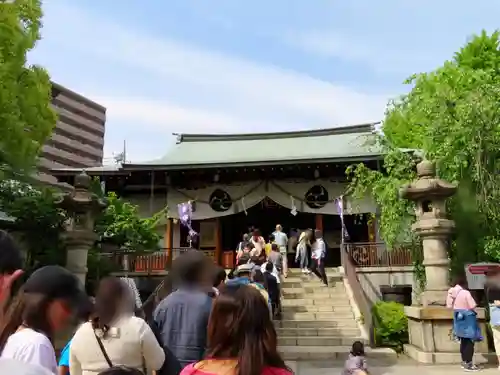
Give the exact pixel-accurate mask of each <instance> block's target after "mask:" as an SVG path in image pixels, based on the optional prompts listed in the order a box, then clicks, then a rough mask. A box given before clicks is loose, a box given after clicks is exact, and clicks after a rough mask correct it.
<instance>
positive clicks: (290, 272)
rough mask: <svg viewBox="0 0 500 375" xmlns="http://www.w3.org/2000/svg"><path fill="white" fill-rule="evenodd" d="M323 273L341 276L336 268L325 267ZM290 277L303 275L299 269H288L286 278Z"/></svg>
mask: <svg viewBox="0 0 500 375" xmlns="http://www.w3.org/2000/svg"><path fill="white" fill-rule="evenodd" d="M325 272H326V274H327V275H328V274H331V275H333V274H339V275H340V274H341V273H340V271H339V268H338V267H326V268H325ZM290 275H303V273H302V270H301V269H300V268H295V267H294V268H289V269H288V276H290Z"/></svg>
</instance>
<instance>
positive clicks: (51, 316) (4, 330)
mask: <svg viewBox="0 0 500 375" xmlns="http://www.w3.org/2000/svg"><path fill="white" fill-rule="evenodd" d="M88 303H89V299H88V297H87V295H86V294H85V292H84V290H83V285H82V284H81V283H80V281H79V280H78V278H77V277H76V276H75V275H73V274H72V273H70V272H69V271H68V270H66V269H64V268H62V267H59V266H46V267H42V268H40V269H38V270H36V271H35V272H34V273H33V274H32V275H31V276H30V277H29V278H28V280H27V281H26V282H25V284H24V285H23V287H22V288H21V290H19V292H18V293H17V294H16V296H15V297H14V299H13V301H12V303H11V304H10V306H9V308H8V309H7V311H6V313H5V315H4V317H3V319H2V321H1V324H0V352H1V356H0V357H1V358H2V359H12V360H16V361H20V362H24V363H27V364H30V365H34V366H37V367H38V368H40V367H41V368H44V369H46V370H48V371H50V372H51V373H54V374H55V373H56V372H57V362H56V355H55V351H54V346H53V344H52V342H53V338H54V336H55V334H56V333H57V332H59V331H61V330H64V329H65V328H66V327H67V325H68V324H69V323H70V322H71V321H72V318H73V316H74V314H75V313H77V312H78V311H80V309H81V308H82V306H88Z"/></svg>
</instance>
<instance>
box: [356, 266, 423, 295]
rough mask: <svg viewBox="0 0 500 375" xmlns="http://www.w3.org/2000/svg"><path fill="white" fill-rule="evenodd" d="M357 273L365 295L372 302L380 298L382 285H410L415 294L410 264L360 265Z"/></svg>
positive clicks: (414, 283) (414, 282)
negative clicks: (396, 265)
mask: <svg viewBox="0 0 500 375" xmlns="http://www.w3.org/2000/svg"><path fill="white" fill-rule="evenodd" d="M357 273H358V278H359V283H360V284H361V287H362V288H363V291H364V293H365V296H366V298H367V299H368V301H369V302H370V303H372V304H374V303H376V302H377V301H380V300H381V299H382V294H381V293H380V286H382V285H411V286H412V287H413V294H414V295H415V292H416V285H417V283H416V281H415V278H414V272H413V267H412V266H401V267H360V268H357Z"/></svg>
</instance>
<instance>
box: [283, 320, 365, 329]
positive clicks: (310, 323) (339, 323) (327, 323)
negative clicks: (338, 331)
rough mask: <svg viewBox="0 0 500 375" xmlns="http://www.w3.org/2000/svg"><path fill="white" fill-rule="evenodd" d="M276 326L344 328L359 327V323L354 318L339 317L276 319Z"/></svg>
mask: <svg viewBox="0 0 500 375" xmlns="http://www.w3.org/2000/svg"><path fill="white" fill-rule="evenodd" d="M275 327H277V328H315V329H321V328H335V327H343V328H351V329H352V328H358V323H357V322H356V320H355V319H354V318H349V319H346V318H338V319H335V320H310V319H308V320H300V319H296V320H290V319H283V320H275Z"/></svg>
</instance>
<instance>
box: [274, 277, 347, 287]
mask: <svg viewBox="0 0 500 375" xmlns="http://www.w3.org/2000/svg"><path fill="white" fill-rule="evenodd" d="M281 288H311V289H324V288H325V286H324V285H323V283H321V282H320V281H318V282H315V281H307V280H305V281H290V280H288V279H287V280H286V281H282V282H281ZM328 289H338V290H340V289H344V283H343V282H331V283H329V284H328Z"/></svg>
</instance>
